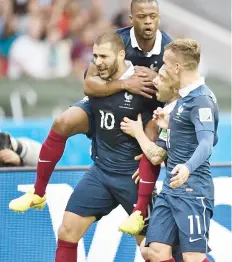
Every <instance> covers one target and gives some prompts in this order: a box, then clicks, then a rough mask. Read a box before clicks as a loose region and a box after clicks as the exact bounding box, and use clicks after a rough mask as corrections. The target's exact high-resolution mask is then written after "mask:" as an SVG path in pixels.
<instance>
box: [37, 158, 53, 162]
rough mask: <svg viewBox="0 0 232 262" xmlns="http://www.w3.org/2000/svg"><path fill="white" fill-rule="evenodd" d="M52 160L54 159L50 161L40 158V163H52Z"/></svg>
mask: <svg viewBox="0 0 232 262" xmlns="http://www.w3.org/2000/svg"><path fill="white" fill-rule="evenodd" d="M50 162H52V161H50V160H42V159H40V158H39V163H50Z"/></svg>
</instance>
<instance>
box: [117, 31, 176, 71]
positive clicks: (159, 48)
mask: <svg viewBox="0 0 232 262" xmlns="http://www.w3.org/2000/svg"><path fill="white" fill-rule="evenodd" d="M117 33H118V34H119V35H120V36H121V37H122V39H123V42H124V44H125V47H126V60H129V61H131V62H132V64H133V65H134V66H136V65H137V66H146V67H149V68H151V69H153V70H155V71H156V72H158V71H159V69H160V68H161V67H162V65H163V55H164V47H165V45H167V44H168V43H170V42H171V40H172V39H171V38H170V37H169V36H168V35H167V34H166V33H165V32H162V31H159V30H157V34H156V42H155V46H154V48H153V49H152V51H150V52H144V51H142V50H141V49H140V48H139V46H138V43H137V41H136V38H135V36H134V28H133V27H125V28H120V29H118V30H117Z"/></svg>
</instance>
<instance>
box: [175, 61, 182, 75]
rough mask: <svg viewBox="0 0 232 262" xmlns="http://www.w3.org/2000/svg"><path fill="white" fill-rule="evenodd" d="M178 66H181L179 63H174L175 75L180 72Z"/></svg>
mask: <svg viewBox="0 0 232 262" xmlns="http://www.w3.org/2000/svg"><path fill="white" fill-rule="evenodd" d="M180 68H181V66H180V64H179V63H176V64H175V73H176V74H177V75H178V74H179V73H180Z"/></svg>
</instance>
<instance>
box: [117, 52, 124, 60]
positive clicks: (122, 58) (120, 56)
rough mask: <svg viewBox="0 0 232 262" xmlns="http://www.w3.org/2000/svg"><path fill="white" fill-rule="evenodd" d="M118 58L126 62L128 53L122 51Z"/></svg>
mask: <svg viewBox="0 0 232 262" xmlns="http://www.w3.org/2000/svg"><path fill="white" fill-rule="evenodd" d="M118 57H119V58H120V59H121V60H124V59H125V57H126V52H125V50H120V51H119V53H118Z"/></svg>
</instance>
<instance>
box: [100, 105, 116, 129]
mask: <svg viewBox="0 0 232 262" xmlns="http://www.w3.org/2000/svg"><path fill="white" fill-rule="evenodd" d="M99 112H100V114H101V123H100V126H101V128H104V129H108V130H111V129H113V128H114V125H115V118H114V115H113V114H112V113H106V112H104V111H102V110H99Z"/></svg>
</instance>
